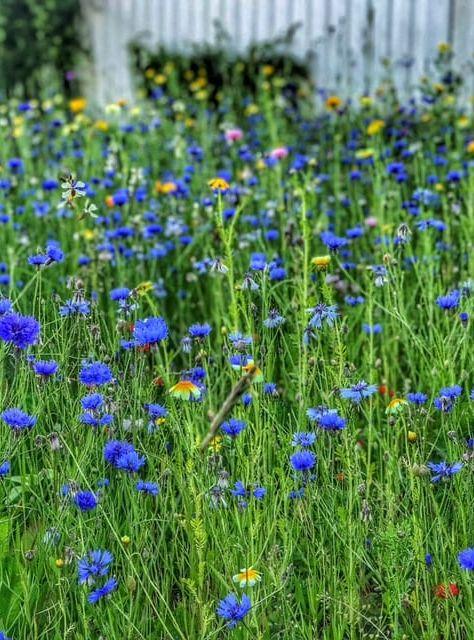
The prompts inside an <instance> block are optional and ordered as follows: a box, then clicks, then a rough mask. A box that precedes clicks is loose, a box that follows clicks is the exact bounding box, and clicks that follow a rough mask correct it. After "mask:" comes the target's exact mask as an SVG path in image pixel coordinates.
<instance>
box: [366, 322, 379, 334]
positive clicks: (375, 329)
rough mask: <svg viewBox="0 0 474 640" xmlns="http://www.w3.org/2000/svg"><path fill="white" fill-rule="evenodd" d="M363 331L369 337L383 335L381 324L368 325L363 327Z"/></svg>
mask: <svg viewBox="0 0 474 640" xmlns="http://www.w3.org/2000/svg"><path fill="white" fill-rule="evenodd" d="M362 331H363V332H364V333H367V334H368V335H378V334H380V333H382V331H383V327H382V325H381V324H366V323H364V324H363V325H362Z"/></svg>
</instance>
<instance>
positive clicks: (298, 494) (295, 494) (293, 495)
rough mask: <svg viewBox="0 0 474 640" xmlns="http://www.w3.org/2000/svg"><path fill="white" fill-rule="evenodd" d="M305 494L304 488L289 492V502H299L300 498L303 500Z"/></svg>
mask: <svg viewBox="0 0 474 640" xmlns="http://www.w3.org/2000/svg"><path fill="white" fill-rule="evenodd" d="M305 492H306V489H305V487H301V488H300V489H295V490H293V491H290V493H289V494H288V497H289V498H290V500H301V498H304V495H305Z"/></svg>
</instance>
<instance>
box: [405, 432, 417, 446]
mask: <svg viewBox="0 0 474 640" xmlns="http://www.w3.org/2000/svg"><path fill="white" fill-rule="evenodd" d="M407 439H408V442H411V443H412V444H413V442H416V441H417V439H418V436H417V434H416V433H415V432H414V431H409V432H408V433H407Z"/></svg>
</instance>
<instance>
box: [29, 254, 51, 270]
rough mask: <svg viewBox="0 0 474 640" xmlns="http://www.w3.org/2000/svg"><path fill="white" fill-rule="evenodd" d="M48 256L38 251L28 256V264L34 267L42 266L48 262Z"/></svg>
mask: <svg viewBox="0 0 474 640" xmlns="http://www.w3.org/2000/svg"><path fill="white" fill-rule="evenodd" d="M47 262H48V256H45V255H44V253H38V254H35V255H33V256H28V264H29V265H31V266H32V267H42V266H43V265H45V264H47Z"/></svg>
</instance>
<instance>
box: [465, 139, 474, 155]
mask: <svg viewBox="0 0 474 640" xmlns="http://www.w3.org/2000/svg"><path fill="white" fill-rule="evenodd" d="M466 150H467V152H468V153H474V140H471V141H470V142H468V143H467V147H466Z"/></svg>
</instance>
